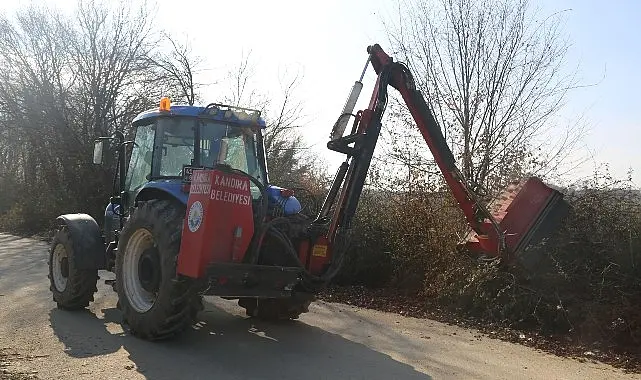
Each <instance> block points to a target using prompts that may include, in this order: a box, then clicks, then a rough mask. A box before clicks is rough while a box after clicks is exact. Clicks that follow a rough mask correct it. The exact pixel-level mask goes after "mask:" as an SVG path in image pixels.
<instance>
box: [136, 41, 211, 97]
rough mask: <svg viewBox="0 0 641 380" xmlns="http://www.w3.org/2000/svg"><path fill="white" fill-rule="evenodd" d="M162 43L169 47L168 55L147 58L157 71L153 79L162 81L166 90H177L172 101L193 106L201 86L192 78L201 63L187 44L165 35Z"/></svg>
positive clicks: (161, 54) (162, 53) (162, 54)
mask: <svg viewBox="0 0 641 380" xmlns="http://www.w3.org/2000/svg"><path fill="white" fill-rule="evenodd" d="M163 41H167V42H168V44H169V45H170V46H168V47H169V53H168V54H167V53H164V52H156V54H155V56H152V57H149V61H150V63H151V65H152V66H154V67H156V68H157V69H158V70H157V71H158V75H156V78H155V79H156V81H158V82H163V81H164V86H165V87H166V88H173V89H177V90H179V92H178V93H177V94H176V95H175V96H174V99H176V100H182V101H185V102H186V103H187V104H189V105H194V103H195V102H196V100H197V99H198V89H199V88H200V87H201V86H202V84H200V83H198V82H196V81H195V79H194V76H195V75H196V74H197V72H198V66H199V65H200V63H201V62H202V61H201V59H200V58H198V57H195V56H194V55H193V52H192V49H191V46H190V45H189V43H184V44H181V43H179V42H177V41H176V40H175V39H174V38H173V37H171V36H169V35H168V34H167V33H164V34H163Z"/></svg>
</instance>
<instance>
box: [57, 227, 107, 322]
mask: <svg viewBox="0 0 641 380" xmlns="http://www.w3.org/2000/svg"><path fill="white" fill-rule="evenodd" d="M79 254H81V252H76V251H75V250H74V246H73V240H72V237H71V234H70V233H69V230H68V229H67V227H66V226H65V227H62V228H61V229H60V230H59V231H58V232H57V233H56V235H55V236H54V238H53V241H52V243H51V249H50V250H49V280H50V283H51V285H50V289H51V292H52V293H53V300H54V301H55V302H56V304H57V305H58V308H60V309H65V310H78V309H84V308H85V307H87V306H89V302H91V301H93V294H94V293H95V292H96V291H97V289H96V283H97V282H98V270H97V269H79V268H78V263H77V260H78V255H79Z"/></svg>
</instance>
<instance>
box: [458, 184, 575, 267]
mask: <svg viewBox="0 0 641 380" xmlns="http://www.w3.org/2000/svg"><path fill="white" fill-rule="evenodd" d="M487 211H488V212H489V213H490V215H491V216H492V218H493V219H494V222H495V223H496V225H494V224H493V223H492V221H491V219H490V218H487V219H486V220H485V221H484V222H483V224H484V225H485V226H486V227H487V228H486V229H485V230H486V231H489V233H488V234H486V235H480V234H477V233H475V232H474V231H470V232H469V233H468V234H467V235H466V236H465V238H464V239H463V241H462V242H461V243H460V246H461V247H465V248H467V249H469V250H470V251H472V252H476V253H479V254H484V255H486V256H498V255H501V256H503V258H504V259H505V260H506V261H507V262H508V263H509V264H512V265H519V266H521V267H523V268H526V269H530V270H533V269H534V268H535V267H536V265H537V264H538V263H539V262H540V260H541V258H542V255H543V254H544V246H545V243H546V241H547V240H548V238H549V237H551V236H552V235H553V233H554V232H555V231H556V229H557V228H558V226H559V224H560V223H561V221H562V219H563V218H564V217H565V216H566V215H567V213H568V211H569V205H568V203H567V202H566V201H565V200H564V199H563V196H562V194H561V193H560V192H559V191H557V190H555V189H552V188H551V187H549V186H547V185H546V184H544V183H543V182H542V181H541V180H540V179H539V178H536V177H531V178H528V179H526V180H523V181H521V182H516V183H513V184H511V185H510V186H508V187H507V188H506V189H505V190H504V191H503V192H502V193H501V194H500V195H499V196H498V197H497V198H495V199H494V200H493V201H492V202H490V203H489V204H488V207H487ZM497 229H498V231H500V232H499V233H497V232H496V231H497Z"/></svg>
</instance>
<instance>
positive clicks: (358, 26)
mask: <svg viewBox="0 0 641 380" xmlns="http://www.w3.org/2000/svg"><path fill="white" fill-rule="evenodd" d="M43 1H45V0H43ZM45 2H46V3H49V4H53V5H54V6H56V7H58V8H60V9H63V10H69V9H72V8H73V6H74V4H75V1H72V0H49V1H45ZM27 3H28V2H27V1H23V0H3V1H2V3H1V4H0V9H3V8H4V10H5V11H8V12H11V11H12V10H14V9H15V8H16V7H18V6H19V5H20V4H27ZM36 3H38V2H37V1H36ZM176 4H177V3H176V2H173V3H165V4H163V2H161V1H158V8H157V14H156V20H157V22H158V25H159V26H161V27H163V28H166V29H167V30H168V31H169V32H170V33H172V34H173V35H175V36H177V37H179V39H180V38H183V39H185V38H189V39H190V40H191V43H192V46H193V49H194V52H195V53H196V54H198V55H199V56H202V57H203V58H204V59H205V65H206V67H207V68H208V69H209V70H207V71H206V73H205V74H203V80H204V81H206V82H212V83H213V82H219V80H220V78H221V77H222V76H223V75H224V74H225V72H226V71H227V70H228V69H229V68H230V67H233V66H234V65H235V64H237V63H238V61H239V60H240V57H241V55H242V53H243V52H248V51H250V50H251V51H252V55H251V56H252V58H253V60H254V62H255V63H256V75H255V77H254V83H253V84H254V86H255V87H257V88H259V89H261V90H263V91H265V92H269V93H272V94H274V96H276V95H275V94H277V93H278V91H277V89H278V86H279V81H278V77H279V75H281V74H282V73H283V72H284V71H285V70H289V71H290V72H292V71H298V72H300V73H302V74H303V75H304V77H303V80H302V82H301V85H300V87H299V89H298V90H299V91H298V96H299V98H300V99H301V100H302V101H303V102H304V105H305V111H306V117H305V119H304V122H305V135H306V138H307V141H308V142H309V144H310V145H312V146H313V147H314V149H315V150H316V151H317V152H319V154H321V155H322V156H323V157H325V158H327V159H328V161H329V162H330V164H331V165H332V166H335V164H336V163H337V162H338V159H339V158H340V156H338V155H337V154H336V153H331V152H328V151H327V150H326V149H325V148H324V146H325V143H326V140H327V136H328V134H329V131H330V129H331V126H332V124H333V123H334V121H335V119H336V117H337V116H338V114H339V112H340V110H341V108H342V105H343V103H344V100H345V97H346V95H347V93H348V91H349V89H350V87H351V85H352V84H353V82H354V81H355V80H356V79H357V78H358V75H359V74H360V71H361V69H362V66H363V63H364V61H365V59H366V53H365V48H366V46H367V45H369V44H372V43H375V42H378V43H380V44H381V45H382V46H383V47H384V48H385V47H386V46H387V45H388V44H387V37H386V35H385V31H384V28H383V27H382V25H381V19H383V18H385V17H389V16H390V15H393V13H394V7H395V6H396V4H397V1H396V0H389V1H383V0H352V1H340V0H327V1H323V2H302V1H290V0H281V1H277V2H266V1H245V0H236V1H229V2H227V1H225V2H223V1H195V0H182V1H181V2H180V3H179V4H180V6H176ZM532 5H534V6H539V7H541V9H542V12H543V13H544V14H548V13H553V12H556V11H559V10H565V9H569V11H567V12H565V13H564V15H565V17H566V20H567V26H566V32H567V33H568V35H569V37H570V39H571V41H572V47H571V49H570V51H569V53H568V56H567V63H568V67H569V68H573V67H577V66H578V69H579V78H580V79H581V82H582V83H586V84H588V83H596V85H594V86H592V87H588V88H582V89H578V90H575V91H573V92H572V93H571V94H570V95H569V97H568V102H567V107H566V108H565V109H564V110H563V111H562V114H561V116H562V117H563V118H565V119H567V120H568V121H572V120H575V119H576V118H577V117H578V116H579V115H582V116H583V121H584V122H585V123H586V125H587V126H588V127H589V133H588V135H587V136H586V137H585V138H584V139H583V145H582V151H581V152H579V153H578V154H579V155H580V156H581V157H584V156H586V155H587V154H590V155H592V156H593V157H594V159H592V160H590V161H588V162H586V164H584V165H583V167H582V168H581V169H580V170H576V171H575V172H573V176H574V177H578V176H583V175H586V174H589V173H590V171H591V169H592V167H593V166H594V165H595V164H599V163H604V162H608V163H610V165H611V169H612V172H613V173H614V174H615V175H617V176H624V175H625V173H626V171H627V170H628V169H630V168H632V169H634V170H636V173H635V175H634V180H635V182H636V184H637V185H641V149H640V148H639V145H641V121H640V120H641V101H640V100H639V94H638V92H639V90H638V89H639V88H641V22H640V20H641V1H634V0H628V1H623V0H610V1H596V0H574V1H570V0H558V1H554V0H547V1H543V0H539V1H536V0H532ZM387 50H389V49H387ZM374 79H375V78H374V76H373V74H372V72H371V71H370V74H369V75H368V76H367V77H366V79H365V80H366V85H365V89H364V90H363V94H364V95H362V96H361V98H362V99H361V102H360V105H361V106H362V105H363V103H365V102H366V101H367V100H368V98H369V94H368V92H369V91H370V90H371V84H372V83H373V81H374ZM368 84H369V86H368ZM225 92H226V88H224V86H223V85H221V84H218V85H212V86H210V87H208V88H207V89H206V90H205V91H204V95H205V98H206V99H207V100H211V101H216V100H218V99H219V98H220V97H221V96H223V94H224V93H225ZM331 171H333V168H332V169H331Z"/></svg>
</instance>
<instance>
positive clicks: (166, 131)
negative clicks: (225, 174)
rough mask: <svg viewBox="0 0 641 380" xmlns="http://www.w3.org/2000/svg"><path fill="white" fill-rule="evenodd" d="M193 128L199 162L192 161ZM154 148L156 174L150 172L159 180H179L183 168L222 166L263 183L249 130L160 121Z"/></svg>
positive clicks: (211, 123) (204, 122)
mask: <svg viewBox="0 0 641 380" xmlns="http://www.w3.org/2000/svg"><path fill="white" fill-rule="evenodd" d="M196 128H198V129H199V131H198V132H199V134H200V144H199V148H200V149H199V151H200V154H199V156H200V157H199V160H197V158H196V157H195V148H196V142H195V140H196V138H195V137H196ZM156 147H157V149H159V153H160V154H159V155H158V156H159V157H158V161H157V162H158V171H156V170H154V172H156V173H157V175H159V176H161V177H174V176H181V175H182V169H183V166H184V165H194V166H203V167H206V168H212V167H214V166H215V165H216V164H226V165H229V166H231V167H232V168H234V169H238V170H242V171H243V172H245V173H247V174H249V175H251V176H252V177H254V178H256V179H258V180H259V181H260V182H263V183H264V182H265V181H264V178H263V177H264V176H263V173H262V170H261V166H260V165H259V162H260V161H259V159H258V152H257V145H256V134H255V132H254V131H253V130H252V128H249V127H240V126H232V125H229V124H225V123H221V122H217V121H211V120H202V119H201V120H197V119H194V118H185V117H180V118H177V117H173V118H160V119H158V129H157V136H156ZM197 161H199V162H197Z"/></svg>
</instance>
